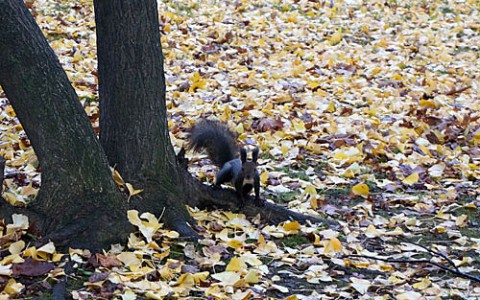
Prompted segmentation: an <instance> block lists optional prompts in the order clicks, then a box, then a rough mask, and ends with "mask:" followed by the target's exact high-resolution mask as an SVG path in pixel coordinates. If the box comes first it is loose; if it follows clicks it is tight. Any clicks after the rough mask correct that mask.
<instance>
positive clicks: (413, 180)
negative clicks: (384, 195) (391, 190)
mask: <svg viewBox="0 0 480 300" xmlns="http://www.w3.org/2000/svg"><path fill="white" fill-rule="evenodd" d="M418 179H419V176H418V173H417V172H414V173H412V174H410V175H409V176H408V177H406V178H405V179H403V180H402V182H403V183H404V184H406V185H413V184H415V183H417V182H418Z"/></svg>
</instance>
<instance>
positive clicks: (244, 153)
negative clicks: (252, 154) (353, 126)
mask: <svg viewBox="0 0 480 300" xmlns="http://www.w3.org/2000/svg"><path fill="white" fill-rule="evenodd" d="M240 159H241V160H242V163H245V162H246V161H247V149H245V148H240Z"/></svg>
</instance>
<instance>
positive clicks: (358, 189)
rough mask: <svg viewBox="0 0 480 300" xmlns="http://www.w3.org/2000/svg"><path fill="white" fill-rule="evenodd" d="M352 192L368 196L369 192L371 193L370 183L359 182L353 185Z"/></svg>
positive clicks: (364, 196)
mask: <svg viewBox="0 0 480 300" xmlns="http://www.w3.org/2000/svg"><path fill="white" fill-rule="evenodd" d="M352 193H354V194H355V195H357V196H362V197H363V198H368V194H369V193H370V191H369V188H368V185H366V184H365V183H359V184H357V185H355V186H353V187H352Z"/></svg>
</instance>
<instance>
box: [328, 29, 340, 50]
mask: <svg viewBox="0 0 480 300" xmlns="http://www.w3.org/2000/svg"><path fill="white" fill-rule="evenodd" d="M341 40H342V27H340V28H338V30H337V31H336V32H335V33H334V34H332V36H331V37H330V44H331V45H332V46H334V45H336V44H338V43H340V41H341Z"/></svg>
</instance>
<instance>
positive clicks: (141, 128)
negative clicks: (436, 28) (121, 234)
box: [94, 0, 196, 237]
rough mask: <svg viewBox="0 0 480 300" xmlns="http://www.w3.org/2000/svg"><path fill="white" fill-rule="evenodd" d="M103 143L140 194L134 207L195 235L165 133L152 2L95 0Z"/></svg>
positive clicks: (160, 58) (112, 162)
mask: <svg viewBox="0 0 480 300" xmlns="http://www.w3.org/2000/svg"><path fill="white" fill-rule="evenodd" d="M94 6H95V21H96V24H97V44H98V75H99V94H100V141H101V143H102V146H103V148H104V149H105V152H106V154H107V157H108V160H109V163H110V165H112V166H115V168H116V169H118V170H119V172H120V174H121V175H122V177H123V178H124V179H125V180H126V181H127V182H130V183H132V184H133V185H134V187H135V188H136V189H143V190H144V191H143V193H141V194H140V196H139V197H133V199H131V200H130V202H131V206H132V207H134V208H136V209H139V210H142V211H145V210H146V211H150V212H153V213H156V214H157V215H160V214H163V216H164V222H165V223H167V225H169V226H170V227H172V228H174V229H176V230H177V231H180V232H181V233H182V234H183V235H184V236H191V237H193V236H196V234H195V233H194V232H193V230H191V228H190V227H189V226H187V222H192V220H191V218H190V216H189V214H188V212H187V211H186V209H185V206H184V201H183V197H182V195H183V191H182V182H181V181H180V179H181V178H180V176H179V174H178V168H177V162H176V158H175V153H174V150H173V147H172V145H171V142H170V137H169V133H168V126H167V117H166V105H165V78H164V72H163V55H162V46H161V43H160V32H159V23H158V12H157V10H158V8H157V2H156V1H155V0H146V1H131V0H115V1H114V0H95V1H94Z"/></svg>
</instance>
